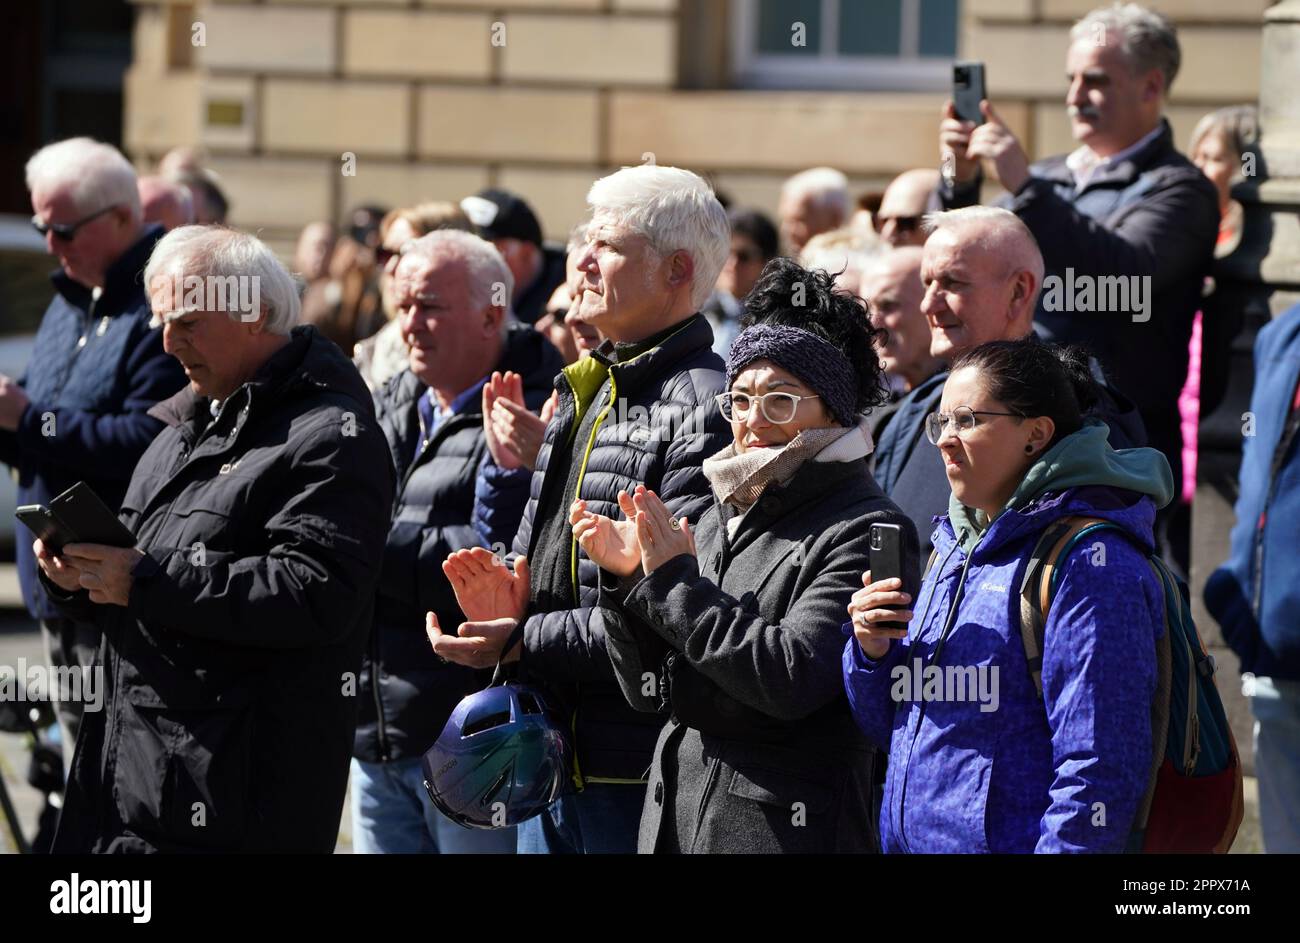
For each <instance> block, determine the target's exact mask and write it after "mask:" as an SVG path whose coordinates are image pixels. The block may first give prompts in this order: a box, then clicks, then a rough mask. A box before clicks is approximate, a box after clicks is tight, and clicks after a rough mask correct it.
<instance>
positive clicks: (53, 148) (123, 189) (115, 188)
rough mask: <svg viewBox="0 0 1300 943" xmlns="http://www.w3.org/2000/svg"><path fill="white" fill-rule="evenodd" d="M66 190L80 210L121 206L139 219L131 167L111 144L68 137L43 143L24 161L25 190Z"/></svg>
mask: <svg viewBox="0 0 1300 943" xmlns="http://www.w3.org/2000/svg"><path fill="white" fill-rule="evenodd" d="M38 188H39V189H41V190H47V191H48V190H51V189H64V188H66V189H68V190H69V192H70V194H71V196H72V205H73V206H75V207H76V208H77V211H78V212H80V213H94V212H96V211H98V210H101V209H104V208H106V207H109V206H125V207H126V208H127V209H128V210H130V212H131V219H132V220H134V221H135V222H137V223H138V222H140V218H141V212H140V193H139V191H138V190H137V189H136V173H135V168H134V167H132V166H131V162H130V161H128V160H127V159H126V158H125V157H124V156H122V152H121V151H119V150H118V149H117V148H115V147H113V146H112V145H111V144H104V143H103V142H101V141H96V140H95V139H93V138H87V137H79V138H68V139H66V140H63V141H56V142H55V143H53V144H47V145H45V146H44V147H42V148H41V149H40V150H39V151H37V152H36V153H35V154H33V155H32V156H31V158H30V159H29V160H28V161H27V189H28V190H31V191H32V192H35V191H36V190H37V189H38Z"/></svg>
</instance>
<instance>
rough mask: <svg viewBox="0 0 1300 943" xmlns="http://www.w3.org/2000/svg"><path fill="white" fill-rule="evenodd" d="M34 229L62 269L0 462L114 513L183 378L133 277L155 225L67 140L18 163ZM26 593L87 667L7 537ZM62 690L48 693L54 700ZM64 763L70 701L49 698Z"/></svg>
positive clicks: (111, 157)
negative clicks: (84, 494)
mask: <svg viewBox="0 0 1300 943" xmlns="http://www.w3.org/2000/svg"><path fill="white" fill-rule="evenodd" d="M27 187H28V189H29V190H30V191H31V195H32V210H33V213H34V215H33V217H32V225H33V226H34V227H35V228H36V230H37V231H38V232H39V233H41V235H43V236H44V237H45V244H46V247H47V248H48V249H49V251H50V254H51V255H54V256H56V257H57V258H58V260H59V265H60V268H59V269H58V270H57V271H56V272H54V273H53V275H52V276H51V279H52V281H53V282H54V289H55V291H54V298H53V300H52V301H51V302H50V305H49V307H48V308H47V309H46V311H45V315H44V318H43V319H42V321H41V326H40V329H39V330H38V332H37V335H36V341H35V344H34V346H33V348H32V355H31V361H30V362H29V363H28V365H27V371H26V375H25V377H23V378H22V379H20V380H17V381H15V380H12V379H10V378H9V377H6V376H3V375H0V461H3V462H5V463H7V464H8V465H9V466H10V467H12V468H13V469H15V470H16V471H17V472H18V503H19V504H46V503H48V502H49V500H50V498H52V497H54V496H55V495H57V494H59V493H60V492H62V491H64V490H65V489H67V488H69V487H70V486H72V485H74V484H76V483H77V482H78V481H81V480H85V481H86V483H87V484H89V485H90V486H91V487H92V488H93V489H94V491H95V492H96V493H97V494H98V495H99V496H100V497H101V498H103V500H104V502H105V503H106V504H108V505H109V506H110V507H111V508H113V509H114V510H116V509H117V507H118V505H119V504H120V503H121V500H122V496H123V493H124V492H125V489H126V484H127V481H128V480H129V479H130V477H131V472H132V469H134V467H135V464H136V461H137V460H138V459H139V457H140V455H141V454H142V453H143V452H144V450H145V447H146V446H148V444H149V443H150V442H151V441H152V440H153V438H154V436H156V435H157V434H158V432H159V430H161V429H162V423H161V422H159V421H158V420H157V419H154V418H153V417H151V416H149V415H147V410H149V409H150V408H151V407H152V406H153V405H154V404H155V403H156V402H158V401H159V400H162V399H166V398H167V397H168V396H170V395H172V394H173V393H175V392H176V391H177V390H178V389H180V388H181V387H182V386H183V385H184V383H185V375H184V373H183V372H182V371H181V368H180V365H179V364H178V363H177V362H176V361H175V360H173V359H172V358H171V357H169V356H167V354H166V352H165V351H164V350H163V346H162V335H161V333H160V332H158V331H156V330H150V328H149V317H150V314H149V304H148V301H147V299H146V297H145V293H144V286H143V282H142V280H141V276H140V273H141V271H142V270H143V269H144V265H145V262H146V261H148V258H149V254H150V252H151V251H152V250H153V246H154V243H156V242H157V241H158V239H159V237H161V236H162V232H163V231H162V227H161V226H157V225H149V226H146V225H145V224H144V223H143V221H142V212H141V206H140V196H139V193H138V190H137V180H136V174H135V171H134V170H133V169H132V168H131V164H130V163H129V162H128V161H127V159H126V158H125V157H123V156H122V155H121V154H120V153H119V152H118V151H117V150H116V149H115V148H113V147H110V146H109V145H107V144H101V143H99V142H97V141H93V140H91V139H90V138H72V139H69V140H66V141H60V142H58V143H56V144H51V145H49V146H47V147H44V148H42V149H41V150H39V151H37V152H36V154H35V155H34V156H33V157H32V158H31V160H30V161H28V163H27ZM17 558H18V576H19V581H20V583H21V585H22V591H23V599H24V600H25V601H26V603H27V607H28V609H29V611H30V612H31V614H32V616H33V617H35V618H36V619H38V620H40V622H41V626H42V628H43V630H44V634H45V638H46V642H47V644H48V646H49V655H50V659H51V663H52V664H53V665H54V666H56V667H59V666H64V665H67V666H72V665H77V664H80V665H83V666H85V665H89V664H90V662H91V661H92V659H93V657H94V654H95V650H96V649H97V648H98V645H99V636H98V631H97V630H96V629H94V628H93V626H90V625H88V624H86V623H82V622H78V621H76V620H73V619H69V618H66V617H64V616H63V615H62V614H61V613H60V612H59V610H57V609H56V608H55V607H54V606H53V604H52V603H51V602H50V601H49V599H48V598H47V597H46V595H45V593H43V592H41V589H40V586H39V583H38V581H37V569H36V559H35V557H34V556H33V554H32V542H31V539H30V537H29V536H26V535H20V537H19V539H18V541H17ZM58 693H59V692H55V694H56V695H57V694H58ZM58 706H59V719H60V723H61V725H62V733H63V743H64V755H65V757H70V756H71V753H72V746H73V744H74V742H75V740H76V734H77V729H78V727H79V725H80V719H81V704H80V703H77V702H73V701H60V702H59V705H58Z"/></svg>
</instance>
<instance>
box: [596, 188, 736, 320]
mask: <svg viewBox="0 0 1300 943" xmlns="http://www.w3.org/2000/svg"><path fill="white" fill-rule="evenodd" d="M587 203H588V205H589V206H590V207H591V210H592V215H593V216H594V215H596V214H598V213H599V214H608V215H610V216H613V217H614V218H615V219H617V220H618V222H619V223H621V224H622V225H624V226H627V227H628V228H629V229H631V230H632V231H633V232H636V233H639V234H640V235H642V236H644V237H645V239H646V240H647V241H648V242H649V243H650V245H651V247H652V248H653V249H654V250H655V252H657V253H658V254H659V256H660V258H667V257H668V256H669V255H672V254H673V253H674V252H678V251H685V252H686V253H687V254H688V255H690V257H691V261H692V262H693V263H694V266H695V275H694V279H693V281H692V282H691V304H692V305H693V306H694V307H695V308H697V309H698V308H700V307H702V306H703V305H704V302H705V301H707V300H708V298H709V295H711V294H712V293H713V287H714V285H715V284H716V282H717V281H718V276H719V275H720V274H721V273H722V267H723V265H725V264H726V262H727V255H728V254H729V253H730V252H731V223H730V221H728V219H727V211H726V210H724V209H723V208H722V204H721V203H719V202H718V198H717V197H716V196H714V195H713V188H712V187H710V186H709V185H708V183H707V182H705V180H704V178H703V177H701V176H699V175H698V174H693V173H691V172H690V171H689V170H683V169H681V168H680V167H661V166H658V165H655V164H642V165H639V166H636V167H624V168H623V169H622V170H619V171H616V172H615V173H612V174H610V175H609V176H607V177H601V178H600V179H599V180H597V181H596V182H595V183H593V184H592V185H591V189H590V190H589V191H587Z"/></svg>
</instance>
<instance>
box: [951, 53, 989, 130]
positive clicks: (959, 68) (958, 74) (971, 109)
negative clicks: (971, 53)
mask: <svg viewBox="0 0 1300 943" xmlns="http://www.w3.org/2000/svg"><path fill="white" fill-rule="evenodd" d="M986 98H988V92H987V90H986V89H985V88H984V63H982V62H973V61H962V62H954V63H953V66H952V104H953V108H954V109H955V110H956V112H957V117H958V118H960V119H961V120H962V121H973V122H974V123H975V124H983V123H984V114H983V112H981V111H980V102H982V101H983V100H984V99H986Z"/></svg>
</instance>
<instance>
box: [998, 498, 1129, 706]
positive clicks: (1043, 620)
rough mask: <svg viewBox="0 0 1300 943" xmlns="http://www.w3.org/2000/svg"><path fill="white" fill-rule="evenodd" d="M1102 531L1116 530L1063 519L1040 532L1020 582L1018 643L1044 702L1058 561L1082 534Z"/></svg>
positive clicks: (1100, 522) (1099, 521)
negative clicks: (1045, 640)
mask: <svg viewBox="0 0 1300 943" xmlns="http://www.w3.org/2000/svg"><path fill="white" fill-rule="evenodd" d="M1101 528H1115V529H1118V528H1117V527H1116V525H1114V524H1112V523H1111V522H1110V521H1107V520H1105V519H1104V518H1100V517H1063V518H1061V519H1060V520H1058V521H1054V522H1053V523H1052V524H1051V525H1050V526H1048V528H1047V529H1046V530H1045V531H1043V535H1042V536H1041V537H1039V538H1038V543H1037V544H1035V545H1034V550H1033V552H1032V553H1031V554H1030V556H1029V565H1028V566H1027V567H1026V568H1025V575H1024V577H1023V578H1022V579H1021V581H1020V640H1021V642H1022V643H1023V644H1024V646H1025V660H1026V661H1027V662H1028V664H1029V676H1030V677H1031V678H1032V679H1033V682H1034V690H1035V691H1036V692H1038V699H1039V700H1042V699H1043V636H1044V634H1045V633H1046V630H1047V610H1048V607H1049V606H1050V605H1051V603H1052V590H1053V589H1054V588H1055V586H1056V573H1057V569H1058V567H1059V565H1060V559H1061V557H1062V556H1063V555H1064V554H1065V553H1066V552H1067V550H1068V549H1069V547H1070V546H1072V545H1073V544H1074V542H1075V541H1076V540H1078V539H1079V538H1080V537H1082V536H1083V534H1084V532H1085V531H1088V532H1091V531H1092V530H1095V529H1101Z"/></svg>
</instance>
